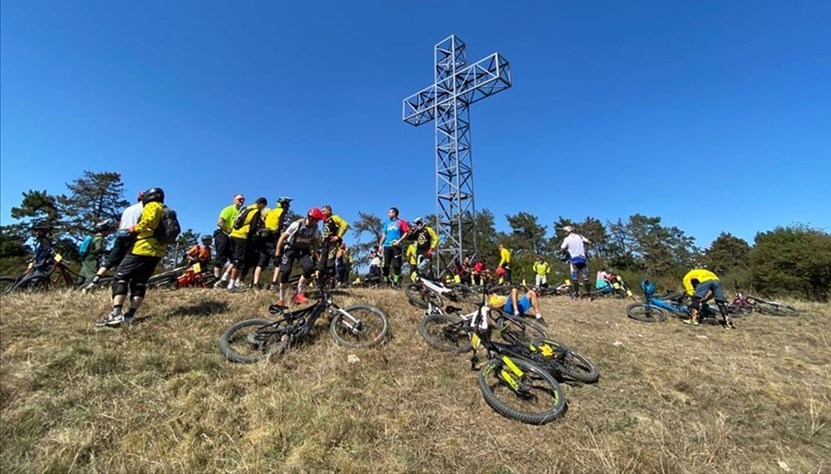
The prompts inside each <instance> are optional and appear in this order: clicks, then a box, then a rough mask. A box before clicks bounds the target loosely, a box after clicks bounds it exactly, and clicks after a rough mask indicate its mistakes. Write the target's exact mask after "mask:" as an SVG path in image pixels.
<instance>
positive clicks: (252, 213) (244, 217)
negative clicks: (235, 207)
mask: <svg viewBox="0 0 831 474" xmlns="http://www.w3.org/2000/svg"><path fill="white" fill-rule="evenodd" d="M267 204H268V200H267V199H266V198H264V197H258V198H257V200H256V201H254V204H251V205H249V206H247V207H246V208H245V209H243V210H242V211H241V212H240V213H239V215H237V217H236V219H234V225H233V228H232V229H231V234H230V240H231V253H232V255H233V258H234V260H233V262H232V267H231V278H230V279H229V280H228V290H229V291H236V290H238V289H239V282H240V280H241V279H242V278H244V277H245V273H247V271H248V268H249V266H250V264H251V263H252V262H251V257H252V256H253V250H254V247H253V244H252V245H249V242H250V241H251V238H252V237H253V235H254V234H255V233H256V232H257V230H258V229H259V227H261V224H262V210H263V209H264V208H265V206H266V205H267ZM252 229H253V232H252Z"/></svg>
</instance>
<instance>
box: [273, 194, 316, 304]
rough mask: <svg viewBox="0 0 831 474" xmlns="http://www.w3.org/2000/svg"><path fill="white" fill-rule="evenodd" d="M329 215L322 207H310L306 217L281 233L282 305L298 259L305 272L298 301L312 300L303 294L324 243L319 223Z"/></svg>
mask: <svg viewBox="0 0 831 474" xmlns="http://www.w3.org/2000/svg"><path fill="white" fill-rule="evenodd" d="M325 219H326V216H325V215H324V214H323V212H321V210H320V209H318V208H316V207H315V208H312V209H309V212H307V213H306V217H304V218H302V219H297V220H296V221H294V222H292V223H291V225H289V227H288V228H287V229H286V231H285V232H283V233H282V234H281V235H280V240H278V241H277V253H276V256H277V257H278V258H280V300H279V301H278V302H277V305H278V306H285V301H286V287H287V286H288V283H289V278H290V277H291V269H292V266H293V265H294V262H297V263H299V264H300V268H301V269H302V271H303V274H302V275H301V276H300V281H299V282H298V283H297V293H295V295H294V301H295V302H296V303H299V304H303V303H305V302H307V301H308V298H306V295H304V294H303V290H304V289H305V285H306V281H307V280H309V279H311V278H312V276H313V275H314V269H315V264H314V259H313V258H312V255H313V252H314V251H315V250H316V249H317V247H318V245H319V244H320V232H319V231H318V230H317V223H318V222H320V221H322V220H325Z"/></svg>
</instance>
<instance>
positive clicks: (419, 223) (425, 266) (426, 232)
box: [410, 217, 439, 280]
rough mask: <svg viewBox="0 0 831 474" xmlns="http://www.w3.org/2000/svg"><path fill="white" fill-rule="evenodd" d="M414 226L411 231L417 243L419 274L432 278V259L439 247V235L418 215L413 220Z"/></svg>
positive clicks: (411, 236) (411, 237)
mask: <svg viewBox="0 0 831 474" xmlns="http://www.w3.org/2000/svg"><path fill="white" fill-rule="evenodd" d="M413 226H414V229H413V230H412V231H411V233H410V234H411V235H410V239H412V240H414V241H415V244H416V262H417V265H418V266H419V267H421V268H419V274H420V275H422V276H424V277H425V278H427V279H428V280H432V279H433V267H432V262H431V260H432V258H433V254H434V253H435V252H436V249H437V248H438V247H439V236H438V234H436V231H435V230H433V228H432V227H430V226H429V225H427V224H426V223H425V222H424V219H422V218H421V217H416V218H415V220H413Z"/></svg>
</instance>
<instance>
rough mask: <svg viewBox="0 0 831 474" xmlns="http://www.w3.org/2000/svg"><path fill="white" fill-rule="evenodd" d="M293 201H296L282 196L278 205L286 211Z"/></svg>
mask: <svg viewBox="0 0 831 474" xmlns="http://www.w3.org/2000/svg"><path fill="white" fill-rule="evenodd" d="M293 200H294V199H292V198H290V197H285V196H281V197H278V198H277V205H278V206H280V207H282V208H283V209H286V208H288V207H289V204H291V202H292V201H293Z"/></svg>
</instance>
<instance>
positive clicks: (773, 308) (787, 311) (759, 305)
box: [756, 300, 799, 317]
mask: <svg viewBox="0 0 831 474" xmlns="http://www.w3.org/2000/svg"><path fill="white" fill-rule="evenodd" d="M756 310H757V311H759V312H760V313H762V314H769V315H771V316H789V317H796V316H799V310H798V309H796V308H794V307H793V306H790V305H787V304H785V303H777V302H775V301H770V302H768V301H765V302H761V301H758V300H757V301H756Z"/></svg>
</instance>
